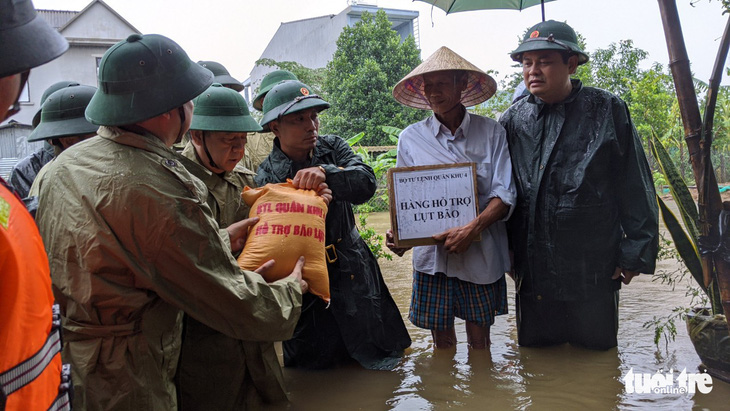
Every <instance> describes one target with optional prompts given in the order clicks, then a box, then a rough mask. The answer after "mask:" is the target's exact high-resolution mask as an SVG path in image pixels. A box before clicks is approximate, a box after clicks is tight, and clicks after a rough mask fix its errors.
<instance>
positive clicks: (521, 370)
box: [284, 213, 730, 411]
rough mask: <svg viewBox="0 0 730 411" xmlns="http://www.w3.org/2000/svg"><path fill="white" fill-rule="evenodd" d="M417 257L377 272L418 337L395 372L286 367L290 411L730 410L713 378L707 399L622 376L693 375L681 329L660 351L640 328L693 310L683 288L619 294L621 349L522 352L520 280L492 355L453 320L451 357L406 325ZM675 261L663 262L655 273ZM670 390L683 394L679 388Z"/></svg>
mask: <svg viewBox="0 0 730 411" xmlns="http://www.w3.org/2000/svg"><path fill="white" fill-rule="evenodd" d="M388 218H389V217H388V214H387V213H374V214H371V215H370V217H369V220H368V223H369V225H371V226H373V227H374V228H375V229H376V230H377V231H378V232H379V233H384V232H385V230H386V229H387V228H388V227H389V226H390V222H389V219H388ZM410 254H411V253H410V252H409V253H407V254H406V255H405V256H404V257H402V258H398V257H397V256H394V258H393V261H388V260H385V259H382V260H381V261H380V267H381V269H382V271H383V275H384V277H385V281H386V283H387V284H388V287H389V289H390V292H391V294H392V295H393V298H394V299H395V301H396V303H397V304H398V307H399V308H400V310H401V313H402V315H403V318H404V321H405V322H406V326H407V327H408V331H409V333H410V335H411V338H412V339H413V344H412V345H411V348H410V349H409V350H408V351H407V353H406V355H405V356H404V358H403V360H402V361H401V363H400V364H399V365H398V367H396V369H395V370H393V371H370V370H365V369H362V368H361V367H359V366H357V365H351V366H350V365H348V366H345V367H341V368H336V369H331V370H323V371H308V370H298V369H284V374H285V378H286V380H287V383H288V388H289V391H290V398H291V404H290V406H289V407H288V408H289V409H293V410H318V411H321V410H445V409H464V410H485V409H489V410H512V409H516V410H610V409H621V410H624V409H663V410H687V409H702V410H730V384H728V383H725V382H722V381H720V380H718V379H716V378H713V380H712V390H711V391H710V392H709V393H708V394H702V393H699V392H697V393H694V394H690V393H678V392H675V393H647V394H638V393H635V392H634V393H629V392H627V389H626V388H625V385H624V381H623V377H624V376H626V374H627V373H628V372H629V371H630V370H633V372H634V373H647V374H651V375H655V374H656V373H657V372H658V371H659V370H662V371H661V375H666V373H667V372H668V371H669V370H670V369H673V370H675V371H674V373H673V377H674V378H675V380H676V378H677V377H678V375H679V374H680V373H681V372H682V370H683V369H686V372H687V373H696V372H697V366H698V365H699V364H700V359H699V357H698V356H697V354H696V353H695V351H694V348H693V347H692V343H691V342H690V340H689V337H688V335H687V331H686V328H685V325H684V323H683V322H678V323H677V328H678V334H677V338H676V340H675V341H673V342H669V343H668V344H666V345H665V344H664V342H662V344H661V345H660V349H657V347H656V346H655V345H654V341H653V338H654V330H653V328H650V329H647V328H644V327H643V324H644V323H645V322H647V321H650V320H652V318H653V317H655V316H656V317H659V316H663V315H666V314H669V313H670V312H671V311H672V309H673V308H675V307H677V306H680V305H685V306H689V304H690V297H687V296H686V295H685V291H686V287H685V286H684V285H681V284H680V285H677V286H676V287H675V289H674V290H672V287H670V286H668V285H665V284H660V283H658V282H653V281H652V278H651V276H648V275H641V276H639V277H638V278H636V279H634V281H632V283H631V284H630V285H628V286H624V287H623V288H622V290H621V297H620V311H619V312H620V323H619V336H618V347H617V348H616V349H613V350H609V351H607V352H595V351H589V350H585V349H580V348H575V347H571V346H569V345H563V346H557V347H551V348H540V349H536V348H522V347H519V346H518V345H517V330H516V325H515V316H514V283H513V282H512V280H510V279H509V278H508V279H507V284H508V293H509V303H510V306H509V314H507V315H503V316H500V317H497V320H496V322H495V324H494V326H493V327H492V330H491V338H492V344H491V347H490V349H489V350H486V351H475V350H470V349H468V347H467V345H466V334H465V331H464V323H463V321H460V320H458V319H457V321H456V332H457V339H458V344H457V346H456V348H455V349H454V350H438V351H434V348H433V345H432V342H431V335H430V332H429V331H427V330H423V329H420V328H416V327H414V326H413V325H412V324H411V323H410V322H409V321H408V319H407V315H408V306H409V303H410V298H411V281H412V277H411V276H412V271H411V269H412V268H411V255H410ZM675 267H676V263H673V262H671V261H660V262H659V264H658V269H660V270H672V269H674V268H675ZM674 387H678V385H677V384H675V385H674Z"/></svg>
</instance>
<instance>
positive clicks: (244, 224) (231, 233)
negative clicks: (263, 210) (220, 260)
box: [226, 217, 259, 253]
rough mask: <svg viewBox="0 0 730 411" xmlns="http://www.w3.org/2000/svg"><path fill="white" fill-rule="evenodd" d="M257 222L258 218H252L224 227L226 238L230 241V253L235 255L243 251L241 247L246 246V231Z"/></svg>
mask: <svg viewBox="0 0 730 411" xmlns="http://www.w3.org/2000/svg"><path fill="white" fill-rule="evenodd" d="M258 222H259V218H258V217H253V218H247V219H245V220H241V221H238V222H235V223H233V224H231V225H229V226H228V227H226V231H228V238H229V239H230V241H231V251H232V252H234V253H235V252H238V251H241V250H243V245H244V244H246V238H248V229H249V228H250V227H251V226H253V225H254V224H256V223H258Z"/></svg>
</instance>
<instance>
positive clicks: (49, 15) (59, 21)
mask: <svg viewBox="0 0 730 411" xmlns="http://www.w3.org/2000/svg"><path fill="white" fill-rule="evenodd" d="M36 11H37V12H38V14H39V15H40V16H41V17H43V18H44V19H45V20H46V22H48V24H50V25H51V27H53V28H54V29H56V30H58V29H60V28H61V27H63V26H65V25H66V23H68V21H69V20H71V19H72V18H74V16H76V15H77V14H79V12H78V11H69V10H36Z"/></svg>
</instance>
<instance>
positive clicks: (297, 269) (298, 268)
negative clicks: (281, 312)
mask: <svg viewBox="0 0 730 411" xmlns="http://www.w3.org/2000/svg"><path fill="white" fill-rule="evenodd" d="M302 269H304V257H299V259H298V260H297V264H296V265H295V266H294V270H293V271H292V272H291V274H289V278H294V279H296V280H297V281H298V282H299V287H301V290H302V294H306V293H307V292H309V284H308V283H307V282H306V281H304V279H303V278H302Z"/></svg>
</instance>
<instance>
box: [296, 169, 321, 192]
mask: <svg viewBox="0 0 730 411" xmlns="http://www.w3.org/2000/svg"><path fill="white" fill-rule="evenodd" d="M326 179H327V176H326V175H325V174H324V171H322V169H321V168H319V167H309V168H303V169H301V170H299V171H297V174H296V175H295V176H294V179H293V180H292V185H294V187H295V188H300V189H302V190H317V189H318V188H319V185H320V184H321V183H324V182H325V180H326Z"/></svg>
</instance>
